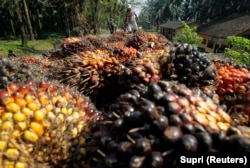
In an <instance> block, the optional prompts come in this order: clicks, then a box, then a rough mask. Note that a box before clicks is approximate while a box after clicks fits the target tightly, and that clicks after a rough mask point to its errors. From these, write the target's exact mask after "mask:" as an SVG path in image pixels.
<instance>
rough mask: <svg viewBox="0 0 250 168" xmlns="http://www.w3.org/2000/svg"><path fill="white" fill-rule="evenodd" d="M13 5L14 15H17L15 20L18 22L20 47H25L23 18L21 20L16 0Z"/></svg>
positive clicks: (26, 43)
mask: <svg viewBox="0 0 250 168" xmlns="http://www.w3.org/2000/svg"><path fill="white" fill-rule="evenodd" d="M14 6H15V12H16V15H17V21H18V24H19V25H20V32H21V39H22V47H27V46H28V42H27V39H26V38H25V30H24V23H23V20H22V14H21V9H20V6H19V4H18V0H14Z"/></svg>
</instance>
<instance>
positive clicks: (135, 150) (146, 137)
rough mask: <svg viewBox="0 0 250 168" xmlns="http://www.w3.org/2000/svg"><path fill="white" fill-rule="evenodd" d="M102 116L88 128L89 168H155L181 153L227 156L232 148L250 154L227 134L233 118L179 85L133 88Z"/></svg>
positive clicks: (244, 141) (242, 141)
mask: <svg viewBox="0 0 250 168" xmlns="http://www.w3.org/2000/svg"><path fill="white" fill-rule="evenodd" d="M104 114H105V116H104V120H103V121H102V122H96V123H92V124H90V125H91V127H90V128H91V129H90V130H91V131H90V132H91V135H90V139H88V140H87V146H88V145H91V146H92V147H93V148H92V150H89V151H88V152H87V153H88V156H89V157H88V158H89V159H88V160H89V164H90V167H145V168H152V167H153V168H156V167H157V168H159V167H167V166H174V165H175V164H174V163H175V161H174V159H175V158H174V156H175V154H178V153H180V152H198V151H200V152H208V151H230V149H231V148H230V147H229V146H230V144H232V143H235V144H237V143H238V146H237V147H235V148H234V149H233V151H234V152H237V151H248V152H249V149H250V148H249V147H250V140H249V139H248V138H247V137H245V136H241V135H240V134H236V133H233V134H231V133H230V134H229V132H230V131H229V130H231V128H233V122H232V119H231V118H230V116H229V115H228V114H227V113H226V112H225V111H224V110H223V109H222V108H221V107H220V106H219V105H217V104H215V103H214V102H213V101H212V99H211V98H210V97H208V96H206V94H200V95H198V94H196V93H194V92H193V91H192V90H190V89H189V88H187V87H186V86H185V85H183V84H178V83H173V84H172V83H170V82H166V81H162V80H160V81H158V82H152V83H150V84H148V85H138V87H137V88H134V89H132V90H130V91H128V92H127V93H124V94H121V95H120V96H119V97H118V98H117V100H116V103H113V104H111V105H110V107H109V108H108V109H106V112H105V113H104ZM236 132H237V131H236ZM239 132H240V131H239ZM222 135H224V136H222ZM236 135H237V136H238V137H237V138H234V136H236ZM177 159H179V158H177Z"/></svg>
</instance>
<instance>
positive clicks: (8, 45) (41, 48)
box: [0, 37, 63, 57]
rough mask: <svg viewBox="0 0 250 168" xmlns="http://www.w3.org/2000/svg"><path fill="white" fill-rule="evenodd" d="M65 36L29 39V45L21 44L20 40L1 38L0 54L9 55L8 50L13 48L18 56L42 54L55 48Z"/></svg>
mask: <svg viewBox="0 0 250 168" xmlns="http://www.w3.org/2000/svg"><path fill="white" fill-rule="evenodd" d="M62 41H63V38H61V37H53V38H48V39H42V40H36V41H28V46H27V47H22V46H21V45H20V40H19V39H16V40H8V41H7V40H0V56H3V57H7V56H8V50H12V51H13V53H15V54H16V55H17V56H23V55H31V56H36V55H42V54H43V53H44V52H46V51H48V50H51V49H54V47H55V46H56V45H58V44H61V43H62Z"/></svg>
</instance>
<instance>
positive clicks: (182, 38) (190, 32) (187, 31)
mask: <svg viewBox="0 0 250 168" xmlns="http://www.w3.org/2000/svg"><path fill="white" fill-rule="evenodd" d="M182 25H183V28H182V31H181V33H180V34H179V35H177V36H175V37H174V42H181V43H189V44H192V45H194V46H197V45H198V43H199V42H201V41H202V38H201V37H200V36H199V35H198V34H197V32H196V31H197V27H192V28H191V27H189V26H188V24H187V23H186V22H184V21H182Z"/></svg>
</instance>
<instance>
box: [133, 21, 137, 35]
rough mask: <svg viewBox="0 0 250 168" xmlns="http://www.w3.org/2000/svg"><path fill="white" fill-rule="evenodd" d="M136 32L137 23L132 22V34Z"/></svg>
mask: <svg viewBox="0 0 250 168" xmlns="http://www.w3.org/2000/svg"><path fill="white" fill-rule="evenodd" d="M137 30H138V26H137V23H136V22H134V23H133V32H134V33H135V32H136V31H137Z"/></svg>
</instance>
